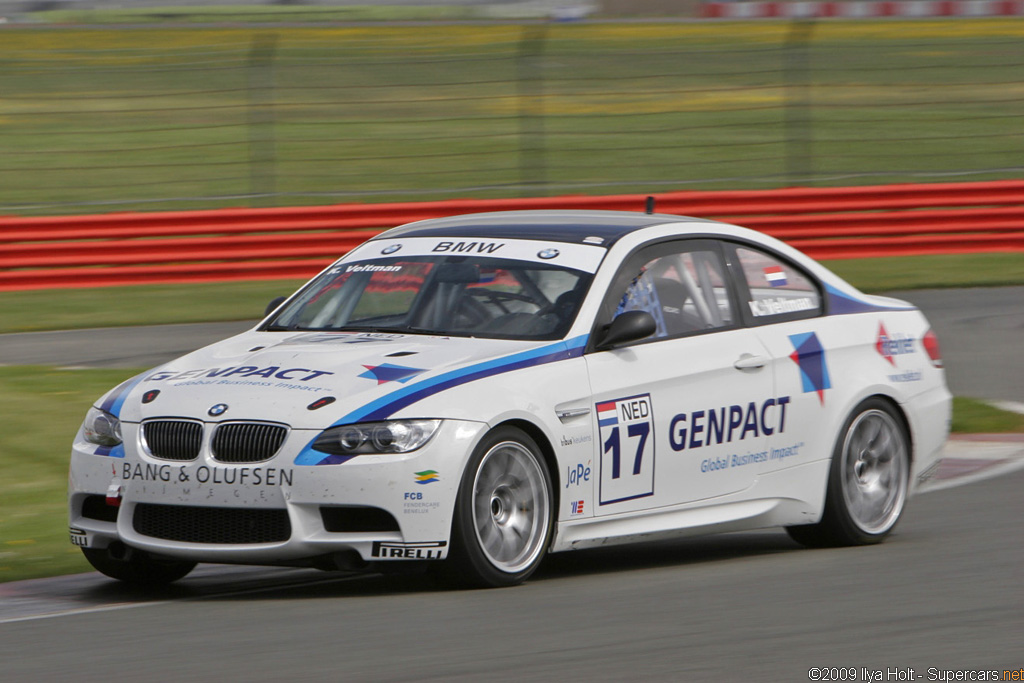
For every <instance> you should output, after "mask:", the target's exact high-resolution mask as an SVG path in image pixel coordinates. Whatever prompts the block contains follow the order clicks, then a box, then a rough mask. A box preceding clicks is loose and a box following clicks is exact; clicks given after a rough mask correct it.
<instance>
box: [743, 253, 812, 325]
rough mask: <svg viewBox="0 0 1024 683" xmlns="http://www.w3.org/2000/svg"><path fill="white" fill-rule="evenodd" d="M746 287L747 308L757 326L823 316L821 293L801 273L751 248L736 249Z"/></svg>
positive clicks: (775, 258) (771, 256)
mask: <svg viewBox="0 0 1024 683" xmlns="http://www.w3.org/2000/svg"><path fill="white" fill-rule="evenodd" d="M736 260H737V262H738V263H739V267H740V269H741V270H742V271H743V276H744V278H745V279H746V284H747V293H748V294H749V296H747V301H746V302H745V303H746V306H747V308H748V311H749V313H750V315H751V316H752V317H753V318H754V321H755V322H757V323H764V322H775V321H778V320H792V319H799V318H811V317H814V316H816V315H820V314H821V312H822V304H821V293H820V292H819V290H818V287H817V285H816V284H815V283H814V281H813V280H811V279H810V278H809V277H807V276H806V275H805V274H804V273H803V272H802V271H800V270H797V269H796V268H794V267H793V266H791V265H790V264H789V263H787V262H785V261H782V260H780V259H779V258H777V257H775V256H773V255H771V254H768V253H765V252H763V251H760V250H758V249H752V248H749V247H736Z"/></svg>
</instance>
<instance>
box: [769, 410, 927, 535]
mask: <svg viewBox="0 0 1024 683" xmlns="http://www.w3.org/2000/svg"><path fill="white" fill-rule="evenodd" d="M909 480H910V439H909V438H908V437H907V430H906V427H905V426H904V424H903V420H902V419H901V417H900V416H899V415H898V414H897V413H896V411H895V409H894V408H893V407H892V406H891V405H890V404H889V403H888V402H886V401H884V400H882V399H880V398H869V399H867V400H865V401H863V402H862V403H861V404H860V405H858V406H857V407H856V408H855V409H854V410H853V412H852V413H850V416H849V417H848V418H847V419H846V422H845V423H844V424H843V428H842V430H841V431H840V432H839V438H838V439H837V441H836V445H835V448H834V450H833V452H832V466H831V467H830V469H829V477H828V488H827V491H826V494H825V510H824V514H823V515H822V518H821V521H820V522H818V523H817V524H808V525H802V526H791V527H787V528H786V531H787V532H788V533H789V535H790V537H791V538H792V539H793V540H794V541H796V542H798V543H800V544H802V545H805V546H807V547H811V548H821V547H837V546H851V545H870V544H873V543H880V542H881V541H882V540H883V539H884V538H885V537H886V536H888V535H889V533H890V532H891V531H892V530H893V528H894V527H895V526H896V523H897V522H899V520H900V517H901V516H902V514H903V509H904V506H905V505H906V502H907V491H908V487H909Z"/></svg>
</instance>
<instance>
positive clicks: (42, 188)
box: [0, 18, 1024, 215]
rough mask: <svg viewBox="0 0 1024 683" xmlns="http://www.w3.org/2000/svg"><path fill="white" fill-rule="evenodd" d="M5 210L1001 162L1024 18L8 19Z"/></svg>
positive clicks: (905, 174) (571, 188) (208, 203)
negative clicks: (132, 23)
mask: <svg viewBox="0 0 1024 683" xmlns="http://www.w3.org/2000/svg"><path fill="white" fill-rule="evenodd" d="M0 32H2V38H0V213H6V214H22V215H29V214H49V215H53V214H62V213H67V214H81V213H95V212H102V211H166V210H169V209H175V210H180V209H212V208H221V207H230V206H251V207H271V206H286V205H301V204H307V205H309V204H329V203H337V202H385V201H386V202H400V201H401V202H406V201H427V200H435V199H451V198H459V197H464V198H476V199H479V198H513V197H538V196H554V195H562V194H569V193H586V194H622V193H643V194H650V193H659V192H664V191H675V190H684V189H695V190H697V189H701V190H703V189H723V188H737V189H758V188H776V187H783V186H819V187H820V186H834V185H851V184H878V183H921V182H947V181H951V180H956V181H968V180H995V179H1008V178H1017V177H1021V174H1022V172H1024V163H1022V159H1024V125H1022V123H1024V85H1022V84H1024V51H1022V50H1021V49H1020V46H1021V44H1022V40H1021V39H1022V38H1024V20H1018V19H1012V18H1009V19H1008V18H999V19H955V20H953V19H947V20H943V21H902V20H889V21H874V22H867V21H865V22H857V21H837V20H821V21H815V20H812V19H798V20H794V21H788V20H787V21H761V22H750V23H733V22H708V23H672V22H660V23H658V22H652V23H576V24H572V23H567V24H561V23H543V22H537V23H527V24H495V25H441V24H433V25H426V26H376V25H366V26H356V27H342V26H326V25H325V26H307V27H292V28H286V27H285V28H274V27H259V28H253V27H239V28H231V27H205V28H188V29H186V28H161V27H153V28H140V27H132V28H121V29H118V28H89V29H75V28H67V27H65V28H53V27H50V28H31V27H24V26H21V27H14V26H5V27H0Z"/></svg>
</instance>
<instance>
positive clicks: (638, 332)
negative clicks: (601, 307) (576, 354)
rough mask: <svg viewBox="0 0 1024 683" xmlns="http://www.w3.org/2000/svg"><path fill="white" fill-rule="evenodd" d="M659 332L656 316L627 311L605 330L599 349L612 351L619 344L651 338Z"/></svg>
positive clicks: (642, 312) (598, 344)
mask: <svg viewBox="0 0 1024 683" xmlns="http://www.w3.org/2000/svg"><path fill="white" fill-rule="evenodd" d="M657 330H658V323H656V322H655V321H654V316H653V315H651V314H650V313H648V312H647V311H626V312H625V313H622V314H620V315H619V316H618V317H616V318H615V320H613V321H612V322H611V324H610V325H608V326H607V327H606V328H605V329H604V334H603V335H602V337H601V339H600V340H599V341H598V343H597V349H598V350H604V349H610V348H611V347H613V346H618V345H619V344H625V343H626V342H631V341H637V340H638V339H643V338H644V337H650V336H651V335H652V334H654V333H655V332H656V331H657Z"/></svg>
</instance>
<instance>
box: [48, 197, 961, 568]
mask: <svg viewBox="0 0 1024 683" xmlns="http://www.w3.org/2000/svg"><path fill="white" fill-rule="evenodd" d="M949 422H950V394H949V392H948V390H947V388H946V383H945V377H944V371H943V368H942V358H941V355H940V352H939V347H938V342H937V340H936V337H935V334H934V332H933V331H932V330H931V329H930V327H929V324H928V322H927V321H926V319H925V317H924V316H923V315H922V314H921V312H920V311H918V310H917V309H915V308H914V307H913V306H912V305H910V304H908V303H906V302H904V301H900V300H896V299H892V298H887V297H881V296H869V295H866V294H863V293H861V292H860V291H858V290H857V289H855V288H854V287H852V286H851V285H849V284H847V283H846V282H844V281H843V280H841V279H840V278H839V277H837V276H836V275H834V274H833V273H831V272H830V271H829V270H827V269H826V268H825V267H823V266H822V265H820V264H818V263H816V262H815V261H813V260H812V259H810V258H808V257H807V256H805V255H803V254H801V253H800V252H798V251H796V250H795V249H793V248H791V247H789V246H787V245H786V244H784V243H782V242H780V241H778V240H776V239H773V238H771V237H768V236H766V235H764V234H761V233H758V232H755V231H752V230H748V229H744V228H741V227H737V226H733V225H727V224H723V223H718V222H714V221H709V220H702V219H694V218H683V217H679V216H670V215H658V214H654V213H628V212H596V211H595V212H579V211H525V212H500V213H486V214H475V215H468V216H459V217H453V218H443V219H436V220H427V221H420V222H415V223H410V224H408V225H405V226H401V227H398V228H395V229H392V230H389V231H386V232H384V233H382V234H380V235H378V236H376V237H374V238H373V239H370V240H369V241H367V242H365V243H364V244H362V245H361V246H359V247H357V248H356V249H354V250H353V251H351V252H350V253H348V254H346V255H345V256H344V257H342V258H341V259H339V260H338V261H336V262H335V263H334V264H332V265H331V266H329V267H328V268H326V269H325V270H324V271H323V272H321V273H320V274H319V275H318V276H316V277H315V278H314V279H313V280H311V281H310V282H309V283H308V284H306V285H305V286H303V287H302V288H301V289H299V290H298V291H297V292H296V293H295V294H293V295H292V296H291V297H290V298H288V299H287V300H283V301H282V300H275V301H274V302H271V305H270V306H269V307H268V311H267V314H266V317H265V318H264V319H263V320H262V321H261V322H260V323H259V324H258V325H256V326H255V327H254V328H253V329H251V330H250V331H247V332H245V333H243V334H240V335H238V336H235V337H232V338H230V339H227V340H224V341H222V342H219V343H216V344H213V345H211V346H208V347H206V348H204V349H201V350H198V351H195V352H193V353H190V354H188V355H186V356H183V357H181V358H179V359H177V360H174V361H171V362H170V363H167V364H165V365H162V366H160V367H157V368H155V369H154V370H151V371H148V372H144V373H142V374H140V375H138V376H136V377H134V378H132V379H129V380H128V381H126V382H124V383H123V384H121V385H120V386H118V387H116V388H114V389H113V390H111V391H110V392H109V393H107V394H106V395H105V396H103V397H102V398H100V399H99V400H98V401H97V402H96V404H95V406H94V407H93V408H92V409H91V410H89V411H88V415H87V416H86V418H85V421H84V423H83V425H82V427H81V429H80V430H79V432H78V434H77V436H76V437H75V441H74V445H73V447H72V454H71V466H70V479H69V498H68V500H69V511H70V537H71V541H72V543H74V544H75V545H78V546H80V547H81V548H82V550H83V552H84V553H85V556H86V558H87V559H88V560H89V562H90V563H91V564H92V565H93V566H94V567H95V568H96V569H97V570H99V571H100V572H102V573H104V574H106V575H108V576H111V577H113V578H116V579H121V580H124V581H129V582H135V583H146V584H162V583H168V582H171V581H174V580H177V579H180V578H182V577H184V576H185V575H186V574H188V572H189V571H191V570H192V568H193V567H194V566H195V565H196V563H200V562H211V563H239V564H254V565H277V566H305V567H318V568H322V569H335V570H337V569H341V570H368V571H376V570H381V571H386V570H389V569H395V568H397V567H417V568H421V567H426V568H427V569H428V570H431V569H437V570H438V571H439V572H440V573H441V574H442V575H444V576H445V577H447V578H449V579H453V580H455V581H457V582H459V583H461V584H464V585H475V586H509V585H514V584H518V583H521V582H523V581H524V580H526V579H527V578H528V577H529V576H530V575H531V574H532V573H533V572H534V571H535V570H536V569H537V567H538V565H539V564H540V563H541V561H542V560H543V558H544V557H545V555H546V554H547V553H552V552H561V551H568V550H576V549H584V548H589V547H594V546H605V545H610V544H622V543H629V542H636V541H645V540H654V539H663V538H670V537H679V536H687V535H695V534H706V533H713V532H722V531H736V530H744V529H756V528H765V527H783V528H785V529H786V531H787V532H788V533H789V534H790V536H792V538H793V539H795V540H797V541H799V542H800V543H802V544H804V545H808V546H819V545H858V544H869V543H877V542H879V541H881V540H882V539H883V538H885V537H886V536H887V535H888V534H890V532H891V531H892V529H893V527H894V526H895V525H896V524H897V522H898V521H899V519H900V517H901V515H902V513H903V511H904V507H905V505H906V503H907V500H908V499H909V498H910V496H911V495H912V494H913V493H914V491H915V489H916V488H917V486H918V485H919V484H920V482H922V481H923V480H925V479H926V478H927V477H928V476H930V473H931V472H933V471H934V468H935V467H936V466H937V464H938V459H939V457H940V453H941V450H942V447H943V444H944V442H945V440H946V437H947V435H948V431H949ZM401 563H410V564H406V565H402V564H401Z"/></svg>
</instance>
